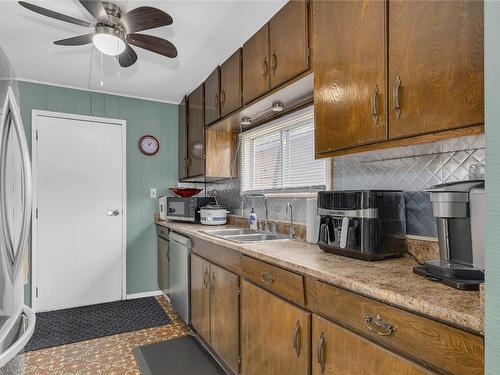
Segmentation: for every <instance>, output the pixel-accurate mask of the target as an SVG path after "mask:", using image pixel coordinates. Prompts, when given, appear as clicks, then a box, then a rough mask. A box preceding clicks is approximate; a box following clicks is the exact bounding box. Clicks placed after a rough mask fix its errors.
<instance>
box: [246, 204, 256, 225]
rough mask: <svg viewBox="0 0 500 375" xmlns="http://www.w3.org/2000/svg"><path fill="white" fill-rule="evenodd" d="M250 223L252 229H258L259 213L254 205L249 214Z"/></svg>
mask: <svg viewBox="0 0 500 375" xmlns="http://www.w3.org/2000/svg"><path fill="white" fill-rule="evenodd" d="M248 224H250V229H252V230H257V214H256V213H255V210H254V208H253V207H252V211H250V215H248Z"/></svg>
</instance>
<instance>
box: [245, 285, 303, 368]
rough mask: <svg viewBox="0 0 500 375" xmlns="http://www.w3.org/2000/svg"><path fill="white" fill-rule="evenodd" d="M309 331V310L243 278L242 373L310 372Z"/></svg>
mask: <svg viewBox="0 0 500 375" xmlns="http://www.w3.org/2000/svg"><path fill="white" fill-rule="evenodd" d="M309 332H310V313H309V312H307V311H305V310H302V309H301V308H299V307H296V306H295V305H292V304H290V303H288V302H286V301H284V300H282V299H281V298H279V297H276V296H274V295H273V294H271V293H269V292H267V291H265V290H264V289H261V288H259V287H257V286H255V285H253V284H251V283H249V282H248V281H245V280H243V282H242V291H241V357H242V362H241V373H242V374H243V375H254V374H255V375H276V374H286V375H294V374H297V375H304V374H307V373H308V372H309V361H310V339H311V337H310V333H309Z"/></svg>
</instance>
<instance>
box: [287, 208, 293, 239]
mask: <svg viewBox="0 0 500 375" xmlns="http://www.w3.org/2000/svg"><path fill="white" fill-rule="evenodd" d="M288 209H290V231H289V236H290V239H292V240H293V239H294V237H295V228H294V227H293V207H292V204H291V203H290V202H288V204H287V205H286V213H288Z"/></svg>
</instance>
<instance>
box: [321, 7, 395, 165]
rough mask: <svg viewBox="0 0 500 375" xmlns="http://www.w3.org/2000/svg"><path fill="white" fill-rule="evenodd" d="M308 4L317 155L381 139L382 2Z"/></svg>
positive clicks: (383, 121)
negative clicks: (310, 8)
mask: <svg viewBox="0 0 500 375" xmlns="http://www.w3.org/2000/svg"><path fill="white" fill-rule="evenodd" d="M313 6H314V8H313V14H314V19H315V22H314V39H315V53H314V115H315V145H316V155H317V156H319V157H320V156H321V154H322V153H328V152H331V151H335V150H338V149H343V148H349V147H352V146H358V145H363V144H368V143H374V142H378V141H383V140H385V138H386V114H385V100H386V92H385V75H384V71H385V53H384V51H385V48H384V46H385V26H384V25H385V2H383V1H372V0H365V1H315V2H314V3H313Z"/></svg>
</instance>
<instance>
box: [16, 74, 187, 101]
mask: <svg viewBox="0 0 500 375" xmlns="http://www.w3.org/2000/svg"><path fill="white" fill-rule="evenodd" d="M16 79H17V80H18V81H22V82H28V83H36V84H39V85H47V86H54V87H62V88H64V89H73V90H78V91H87V92H95V93H98V94H106V95H113V96H120V97H123V98H130V99H139V100H147V101H150V102H158V103H165V104H174V105H179V103H180V102H179V103H176V102H172V101H168V100H160V99H154V98H148V97H146V96H135V95H125V94H117V93H116V92H112V91H106V90H97V89H89V88H86V87H77V86H70V85H61V84H57V83H52V82H44V81H38V80H35V79H29V78H22V77H16Z"/></svg>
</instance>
